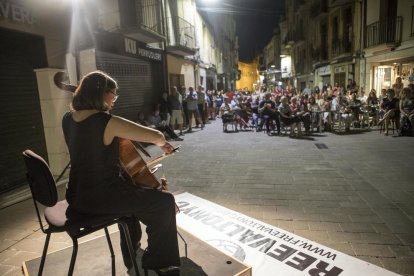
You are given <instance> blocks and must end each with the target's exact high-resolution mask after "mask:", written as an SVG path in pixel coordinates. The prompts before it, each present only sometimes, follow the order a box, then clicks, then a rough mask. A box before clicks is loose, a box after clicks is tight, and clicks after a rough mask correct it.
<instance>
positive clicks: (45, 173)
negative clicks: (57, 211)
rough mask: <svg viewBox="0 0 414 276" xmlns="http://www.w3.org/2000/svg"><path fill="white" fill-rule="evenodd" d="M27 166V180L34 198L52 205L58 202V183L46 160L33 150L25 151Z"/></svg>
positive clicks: (24, 156)
mask: <svg viewBox="0 0 414 276" xmlns="http://www.w3.org/2000/svg"><path fill="white" fill-rule="evenodd" d="M23 159H24V162H25V163H26V168H27V180H28V182H29V185H30V190H31V192H32V196H33V199H34V200H36V201H37V202H39V203H40V204H42V205H44V206H47V207H52V206H54V205H55V204H56V203H57V200H58V194H57V189H56V183H55V180H54V179H53V175H52V173H51V171H50V169H49V165H48V164H47V163H46V161H45V160H44V159H43V158H42V157H40V156H39V155H37V154H36V153H34V152H33V151H31V150H25V151H24V152H23Z"/></svg>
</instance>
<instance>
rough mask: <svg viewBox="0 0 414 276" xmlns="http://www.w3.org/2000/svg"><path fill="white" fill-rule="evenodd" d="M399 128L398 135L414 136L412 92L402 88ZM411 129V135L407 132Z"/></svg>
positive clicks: (413, 96)
mask: <svg viewBox="0 0 414 276" xmlns="http://www.w3.org/2000/svg"><path fill="white" fill-rule="evenodd" d="M400 95H401V99H400V128H399V130H398V135H400V136H402V135H414V128H413V126H414V91H412V90H411V89H410V88H408V87H404V88H403V89H402V91H401V93H400ZM410 128H411V133H404V132H409V130H410Z"/></svg>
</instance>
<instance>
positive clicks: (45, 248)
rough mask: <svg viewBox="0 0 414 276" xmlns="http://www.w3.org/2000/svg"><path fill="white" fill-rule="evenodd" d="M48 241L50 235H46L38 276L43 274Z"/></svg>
mask: <svg viewBox="0 0 414 276" xmlns="http://www.w3.org/2000/svg"><path fill="white" fill-rule="evenodd" d="M49 241H50V233H47V235H46V240H45V245H44V247H43V253H42V259H41V261H40V266H39V272H38V275H39V276H41V275H42V273H43V267H44V266H45V260H46V253H47V248H48V247H49Z"/></svg>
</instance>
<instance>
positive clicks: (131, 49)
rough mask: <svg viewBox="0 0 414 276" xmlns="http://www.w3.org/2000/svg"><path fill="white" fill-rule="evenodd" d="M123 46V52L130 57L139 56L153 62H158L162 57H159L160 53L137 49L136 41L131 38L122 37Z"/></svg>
mask: <svg viewBox="0 0 414 276" xmlns="http://www.w3.org/2000/svg"><path fill="white" fill-rule="evenodd" d="M124 45H125V52H126V53H127V54H131V55H135V56H139V57H144V58H149V59H153V60H158V61H160V60H161V59H162V56H161V54H160V53H157V52H154V51H150V50H148V49H144V48H139V47H138V46H137V41H135V40H133V39H131V38H128V37H124Z"/></svg>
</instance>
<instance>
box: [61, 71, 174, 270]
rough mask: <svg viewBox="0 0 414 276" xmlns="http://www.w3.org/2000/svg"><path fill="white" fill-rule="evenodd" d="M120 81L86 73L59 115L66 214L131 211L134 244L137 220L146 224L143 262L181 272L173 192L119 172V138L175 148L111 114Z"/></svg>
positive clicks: (165, 149) (169, 149)
mask: <svg viewBox="0 0 414 276" xmlns="http://www.w3.org/2000/svg"><path fill="white" fill-rule="evenodd" d="M117 89H118V85H117V83H116V81H115V80H114V79H113V78H111V77H110V76H109V75H108V74H106V73H104V72H101V71H93V72H90V73H88V74H86V75H85V76H84V77H83V78H82V79H81V81H80V84H79V87H78V88H77V89H76V91H75V94H74V97H73V100H72V104H71V111H69V112H67V113H66V114H65V115H64V117H63V119H62V128H63V133H64V137H65V141H66V144H67V146H68V149H69V155H70V161H71V170H70V174H69V182H68V185H67V190H66V200H67V202H68V203H69V207H68V210H67V216H68V218H69V219H70V218H73V219H76V216H75V215H76V214H79V213H80V214H82V213H85V214H94V215H121V216H130V221H128V226H129V227H128V228H129V230H130V233H131V239H132V243H133V246H134V248H135V249H138V247H139V241H140V239H141V228H140V226H139V222H138V221H141V222H142V223H144V224H145V225H146V226H147V233H148V247H147V249H146V250H145V252H144V255H143V257H142V266H143V268H144V271H145V272H146V273H145V274H147V271H148V269H151V270H155V271H156V272H157V273H158V275H179V267H178V266H180V255H179V249H178V241H177V225H176V205H175V200H174V196H173V195H172V194H171V193H168V192H164V191H161V190H157V189H143V188H141V187H139V186H137V185H132V184H131V181H130V180H127V179H124V178H122V177H120V169H119V159H120V153H119V145H120V138H123V139H128V140H133V141H140V142H147V143H153V144H155V145H157V146H159V147H160V149H161V151H163V152H164V153H166V154H170V153H172V152H173V150H174V147H173V146H172V145H171V144H170V143H168V142H167V140H166V139H165V137H164V135H163V134H162V133H161V132H160V131H158V130H155V129H152V128H148V127H145V126H142V125H139V124H137V123H134V122H132V121H129V120H127V119H124V118H122V117H119V116H115V115H111V114H110V113H109V111H110V110H111V109H112V108H113V106H114V103H115V101H116V99H117V98H118V94H117ZM127 248H128V247H127V245H126V240H125V237H124V236H123V235H122V234H121V251H122V255H123V257H124V263H125V266H126V267H127V268H128V269H130V268H131V266H132V263H131V260H130V258H129V252H128V250H127Z"/></svg>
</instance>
